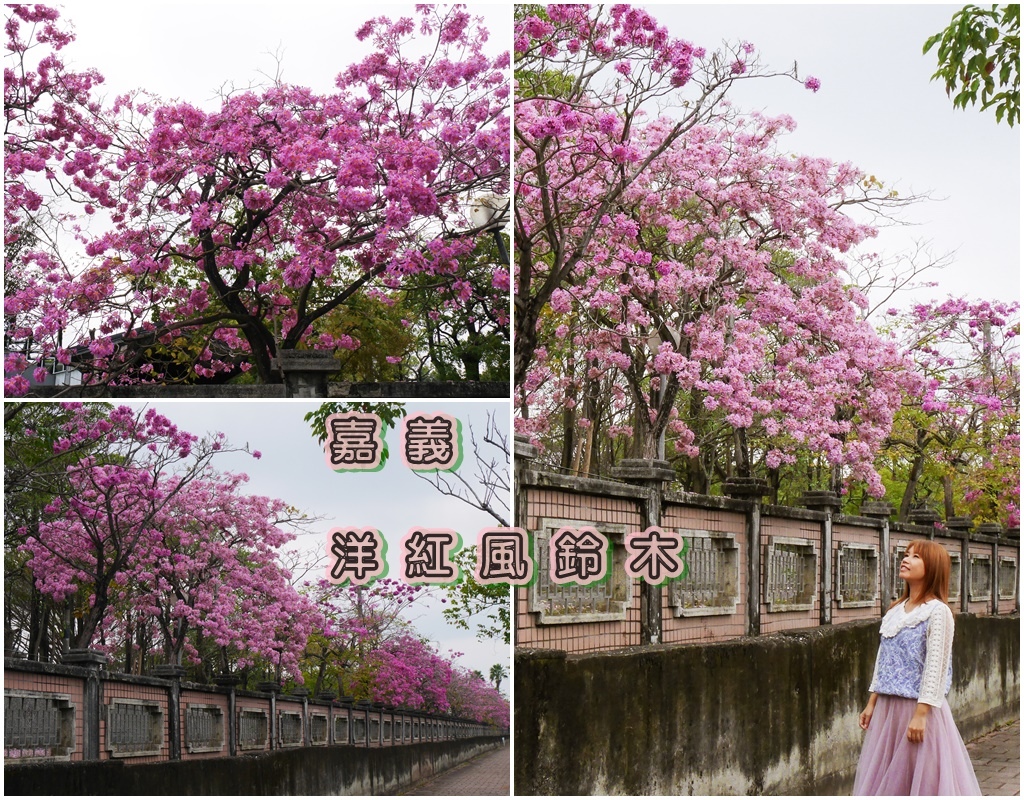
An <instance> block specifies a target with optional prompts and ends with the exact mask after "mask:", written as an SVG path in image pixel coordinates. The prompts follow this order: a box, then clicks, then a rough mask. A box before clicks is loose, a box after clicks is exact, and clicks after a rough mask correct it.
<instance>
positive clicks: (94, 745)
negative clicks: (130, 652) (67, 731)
mask: <svg viewBox="0 0 1024 800" xmlns="http://www.w3.org/2000/svg"><path fill="white" fill-rule="evenodd" d="M61 661H62V662H63V663H65V664H72V665H74V666H76V667H85V668H86V669H88V670H89V676H88V677H87V678H86V679H85V685H84V686H83V687H82V706H83V708H82V758H83V759H84V760H85V761H99V760H100V718H101V717H102V715H103V684H102V683H101V682H100V672H101V670H102V669H103V667H105V666H106V664H107V657H106V655H105V654H104V653H101V652H99V651H98V650H78V649H73V650H68V652H66V653H65V654H64V656H63V658H62V659H61Z"/></svg>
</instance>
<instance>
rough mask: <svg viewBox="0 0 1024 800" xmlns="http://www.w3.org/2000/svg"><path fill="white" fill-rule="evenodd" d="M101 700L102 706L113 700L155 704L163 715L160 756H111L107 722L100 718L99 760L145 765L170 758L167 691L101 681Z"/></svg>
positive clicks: (159, 688) (158, 688)
mask: <svg viewBox="0 0 1024 800" xmlns="http://www.w3.org/2000/svg"><path fill="white" fill-rule="evenodd" d="M102 684H103V686H102V690H101V691H102V695H101V696H102V698H103V704H104V705H109V704H111V703H112V702H114V701H115V700H143V701H145V702H147V703H156V704H157V705H159V706H160V710H161V711H162V712H163V715H164V720H163V721H164V737H163V746H162V747H161V748H160V755H158V756H156V755H154V756H116V757H115V756H112V755H111V752H110V747H109V745H108V743H107V722H106V720H105V719H104V718H102V717H101V718H100V760H101V761H105V760H107V759H109V758H116V759H117V760H118V761H124V762H126V763H129V764H145V763H148V762H155V761H166V760H167V759H168V758H170V755H171V753H170V745H169V744H168V741H167V724H168V715H167V690H166V689H164V688H162V687H158V686H139V685H137V684H132V683H124V682H121V681H110V680H107V681H103V682H102Z"/></svg>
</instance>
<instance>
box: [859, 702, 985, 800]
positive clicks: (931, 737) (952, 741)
mask: <svg viewBox="0 0 1024 800" xmlns="http://www.w3.org/2000/svg"><path fill="white" fill-rule="evenodd" d="M916 708H917V700H911V699H909V698H905V697H893V696H891V695H885V694H883V695H879V696H878V702H877V703H876V704H875V710H874V713H873V714H872V716H871V723H870V724H869V725H868V730H867V735H866V736H865V738H864V749H863V750H862V751H861V754H860V762H859V763H858V764H857V777H856V778H855V779H854V781H853V793H854V794H855V795H862V796H867V795H874V796H877V795H889V796H904V797H905V796H908V795H918V796H920V795H980V794H981V789H980V787H979V786H978V779H977V778H976V777H975V776H974V767H973V766H972V765H971V758H970V756H969V755H968V754H967V748H966V747H964V740H963V739H961V738H960V732H959V731H958V730H957V729H956V723H955V722H953V715H952V714H951V713H950V711H949V703H947V702H945V701H943V703H942V706H941V707H933V708H932V710H931V711H930V712H929V713H928V721H927V722H926V723H925V729H924V741H923V742H919V743H917V744H913V743H911V742H910V741H909V740H908V739H907V726H908V725H909V724H910V718H911V717H913V716H914V711H915V709H916Z"/></svg>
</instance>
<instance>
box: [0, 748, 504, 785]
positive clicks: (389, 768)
mask: <svg viewBox="0 0 1024 800" xmlns="http://www.w3.org/2000/svg"><path fill="white" fill-rule="evenodd" d="M501 741H502V740H501V739H500V738H495V737H477V738H473V739H463V740H460V741H454V742H425V743H422V744H413V745H400V746H396V747H390V748H382V749H366V748H360V747H346V746H332V747H322V748H317V749H311V748H310V749H302V750H279V751H276V752H272V753H260V754H258V755H252V756H241V757H237V758H215V759H207V760H204V761H203V763H202V764H201V765H200V764H196V763H188V762H185V761H169V762H164V763H160V764H136V765H126V764H123V763H121V762H115V761H101V762H91V763H84V762H78V763H62V764H38V765H27V764H26V765H16V766H10V765H8V766H5V767H4V793H5V794H6V795H9V796H10V795H52V794H58V795H81V794H97V793H100V794H107V795H119V794H120V795H129V796H131V795H136V796H145V795H154V794H167V795H199V794H219V795H254V794H257V795H259V794H264V795H391V794H397V793H398V792H399V791H401V790H403V789H406V788H408V787H409V786H411V785H412V784H414V783H416V782H417V781H420V780H425V779H426V778H429V777H431V776H433V775H435V774H437V773H439V772H442V771H443V770H445V769H448V768H450V767H453V766H455V765H456V764H459V763H461V762H463V761H466V760H468V759H470V758H472V757H473V756H476V755H478V754H479V753H482V752H484V751H485V750H490V749H492V748H494V747H498V746H500V744H501Z"/></svg>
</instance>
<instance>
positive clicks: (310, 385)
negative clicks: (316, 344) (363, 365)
mask: <svg viewBox="0 0 1024 800" xmlns="http://www.w3.org/2000/svg"><path fill="white" fill-rule="evenodd" d="M270 367H271V369H276V370H278V371H280V373H281V376H282V377H283V378H284V386H285V396H286V397H327V378H328V377H330V376H331V375H334V374H335V373H336V372H338V371H339V370H340V369H341V362H340V361H339V360H338V359H336V358H335V357H334V351H332V350H327V351H323V350H278V351H277V358H273V359H271V360H270Z"/></svg>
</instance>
